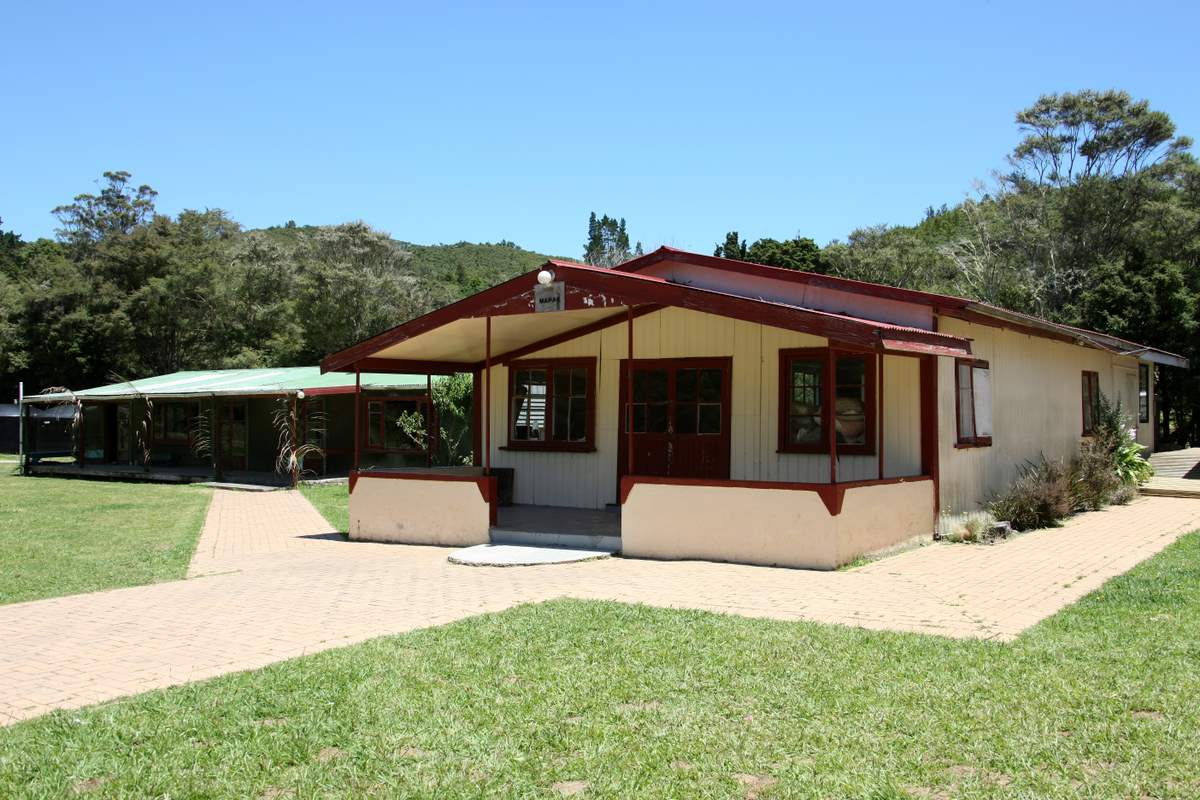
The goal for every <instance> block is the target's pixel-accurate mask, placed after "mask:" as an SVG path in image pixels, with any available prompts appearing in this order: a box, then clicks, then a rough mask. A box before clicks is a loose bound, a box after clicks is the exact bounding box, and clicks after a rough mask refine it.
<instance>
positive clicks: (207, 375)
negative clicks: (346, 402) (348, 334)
mask: <svg viewBox="0 0 1200 800" xmlns="http://www.w3.org/2000/svg"><path fill="white" fill-rule="evenodd" d="M362 386H363V388H364V389H424V388H425V376H424V375H393V374H389V373H383V372H364V373H363V374H362ZM343 387H349V388H350V389H353V387H354V377H353V375H349V374H346V373H344V372H343V373H328V374H324V375H323V374H321V368H320V367H278V368H273V369H211V370H194V371H185V372H172V373H170V374H169V375H155V376H154V377H152V378H141V379H139V380H135V381H125V382H123V383H113V384H109V385H108V386H97V387H95V388H92V389H81V390H79V391H76V392H75V393H74V394H75V397H78V398H84V399H87V398H91V399H95V400H100V399H104V400H113V399H122V398H134V397H141V396H147V397H210V396H213V395H221V396H243V395H280V394H292V393H294V392H296V391H299V390H301V389H303V390H304V391H306V392H307V391H312V390H318V389H325V390H329V389H337V388H343ZM69 397H70V395H68V394H66V393H54V394H42V395H36V396H33V397H26V398H25V399H26V401H28V402H48V401H58V400H65V399H68V398H69Z"/></svg>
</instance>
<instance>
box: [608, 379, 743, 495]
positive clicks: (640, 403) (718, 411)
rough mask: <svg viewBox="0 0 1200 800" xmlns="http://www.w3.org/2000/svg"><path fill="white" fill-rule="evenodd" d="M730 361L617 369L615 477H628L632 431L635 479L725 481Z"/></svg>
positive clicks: (727, 447) (727, 459) (727, 476)
mask: <svg viewBox="0 0 1200 800" xmlns="http://www.w3.org/2000/svg"><path fill="white" fill-rule="evenodd" d="M730 364H731V360H730V359H729V358H670V359H657V360H635V361H634V362H633V400H632V402H630V401H629V397H628V392H629V377H628V376H629V372H628V370H629V362H628V361H623V362H622V364H621V403H620V408H622V409H623V410H624V424H623V425H622V426H621V429H620V430H621V436H620V446H619V448H618V460H617V464H618V466H617V469H618V474H620V475H624V474H626V473H627V472H628V464H629V456H628V451H627V448H628V446H629V439H630V438H631V437H630V436H629V425H630V423H632V425H633V436H632V439H633V474H634V475H661V476H665V477H672V478H710V479H713V480H728V478H729V442H730V436H729V396H730V392H729V389H730V387H729V377H730Z"/></svg>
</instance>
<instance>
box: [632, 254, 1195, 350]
mask: <svg viewBox="0 0 1200 800" xmlns="http://www.w3.org/2000/svg"><path fill="white" fill-rule="evenodd" d="M663 261H678V262H681V263H684V264H692V265H695V266H700V267H709V268H711V269H719V270H722V271H725V272H735V273H739V274H742V275H754V276H757V277H762V278H771V279H775V280H782V281H787V282H789V283H797V284H803V285H807V286H818V287H823V288H828V289H837V290H840V291H844V292H849V293H852V294H861V295H867V296H869V297H880V298H886V299H889V300H897V301H901V302H906V303H915V304H918V305H923V306H928V307H930V308H932V309H933V310H934V311H935V312H936V313H939V314H943V315H945V316H951V317H958V318H961V319H964V320H967V321H969V322H976V323H980V324H983V325H989V326H992V327H1007V328H1011V329H1014V330H1018V331H1020V332H1022V333H1027V334H1029V335H1033V336H1041V337H1044V338H1049V339H1055V340H1059V341H1067V342H1071V343H1073V344H1080V345H1084V346H1090V347H1094V348H1097V349H1100V350H1106V351H1108V352H1115V353H1122V354H1132V355H1141V356H1143V357H1146V358H1147V360H1151V361H1156V362H1157V363H1161V364H1167V365H1169V366H1178V367H1184V368H1186V367H1187V365H1188V360H1187V359H1186V358H1184V357H1183V356H1180V355H1177V354H1175V353H1171V352H1168V351H1166V350H1161V349H1159V348H1156V347H1150V346H1148V345H1143V344H1140V343H1138V342H1134V341H1131V340H1129V339H1123V338H1121V337H1119V336H1113V335H1111V334H1107V333H1100V332H1098V331H1091V330H1087V329H1086V328H1077V327H1075V326H1072V325H1065V324H1063V323H1059V322H1051V321H1050V320H1047V319H1042V318H1041V317H1036V316H1033V315H1032V314H1025V313H1022V312H1019V311H1009V310H1008V309H1005V308H1000V307H999V306H994V305H992V304H990V303H984V302H981V301H978V300H971V299H969V298H966V297H956V296H954V295H947V294H938V293H936V292H923V291H919V290H916V289H901V288H899V287H895V286H887V285H884V284H880V283H869V282H867V281H859V280H854V279H851V278H840V277H837V276H834V275H821V274H818V273H815V272H804V271H801V270H791V269H785V268H783V267H772V266H769V265H766V264H756V263H754V262H752V261H739V260H737V259H732V258H721V257H719V256H707V255H703V254H701V253H692V252H689V251H687V250H679V249H676V248H674V247H667V246H665V245H664V246H662V247H659V248H658V249H657V250H654V251H652V252H650V253H647V254H646V255H644V256H639V257H637V258H634V259H630V260H629V261H626V262H624V263H622V264H618V265H617V266H616V267H615V269H617V270H620V271H622V272H640V271H641V270H643V269H646V268H647V267H649V266H651V265H653V264H658V263H661V262H663Z"/></svg>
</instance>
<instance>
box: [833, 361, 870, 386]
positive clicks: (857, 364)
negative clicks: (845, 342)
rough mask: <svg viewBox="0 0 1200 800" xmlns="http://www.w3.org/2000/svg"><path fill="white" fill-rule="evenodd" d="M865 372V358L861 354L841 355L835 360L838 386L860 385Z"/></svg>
mask: <svg viewBox="0 0 1200 800" xmlns="http://www.w3.org/2000/svg"><path fill="white" fill-rule="evenodd" d="M866 374H867V360H866V359H865V358H862V357H861V356H841V357H839V358H838V360H837V382H838V385H839V386H844V385H847V384H851V385H860V384H862V383H863V382H864V379H865V378H866Z"/></svg>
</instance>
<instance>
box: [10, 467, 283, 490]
mask: <svg viewBox="0 0 1200 800" xmlns="http://www.w3.org/2000/svg"><path fill="white" fill-rule="evenodd" d="M29 472H30V474H32V475H55V476H58V477H65V478H100V479H107V480H124V481H151V482H157V483H207V482H210V481H212V480H213V471H212V469H211V468H210V467H167V466H151V467H150V469H149V470H146V469H144V468H142V467H141V466H138V465H136V464H88V465H86V466H83V467H80V466H79V465H78V464H74V463H68V462H63V461H42V462H39V463H37V464H31V465H30V467H29ZM222 478H223V481H224V482H225V483H229V484H240V485H253V486H276V487H278V486H287V485H290V484H291V481H290V480H289V479H288V478H286V477H285V476H281V475H277V474H276V473H274V472H258V471H249V470H231V469H228V470H225V472H224V474H223V476H222Z"/></svg>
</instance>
